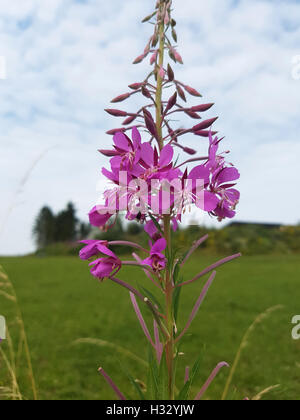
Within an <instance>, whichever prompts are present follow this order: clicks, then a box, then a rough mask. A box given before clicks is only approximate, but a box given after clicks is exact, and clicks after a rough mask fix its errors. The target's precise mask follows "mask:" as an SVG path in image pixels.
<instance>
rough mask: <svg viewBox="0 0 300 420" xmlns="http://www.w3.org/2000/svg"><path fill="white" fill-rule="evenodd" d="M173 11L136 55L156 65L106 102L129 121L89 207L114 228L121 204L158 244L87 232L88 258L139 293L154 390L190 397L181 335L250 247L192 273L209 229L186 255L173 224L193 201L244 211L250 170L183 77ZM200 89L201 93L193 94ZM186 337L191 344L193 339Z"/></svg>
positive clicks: (213, 209) (160, 17) (225, 212)
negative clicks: (132, 276)
mask: <svg viewBox="0 0 300 420" xmlns="http://www.w3.org/2000/svg"><path fill="white" fill-rule="evenodd" d="M172 11H173V2H172V0H156V1H155V10H154V11H153V12H152V13H151V11H149V12H150V13H149V14H148V15H147V17H146V18H145V19H144V20H143V22H149V23H150V24H151V25H152V28H153V31H154V32H153V34H152V35H151V36H150V38H149V39H148V40H147V42H146V47H145V49H144V51H142V52H141V54H140V55H138V56H137V58H136V59H135V60H134V64H138V63H141V62H142V61H144V60H145V59H146V58H147V62H150V66H151V68H150V70H149V73H148V74H147V75H146V76H145V78H144V79H143V80H141V81H137V82H134V83H131V84H130V85H129V89H130V91H129V92H127V93H124V91H123V92H120V94H117V93H116V96H115V98H114V99H113V100H112V103H114V104H115V103H122V109H110V108H109V109H106V112H107V114H108V118H118V121H119V120H120V119H121V123H120V122H118V127H120V126H121V128H111V129H110V130H108V132H107V134H109V135H112V136H113V138H112V145H111V147H110V148H108V149H103V148H100V150H99V152H100V153H101V154H102V155H103V156H105V157H106V158H107V160H108V162H107V165H105V167H103V168H102V174H103V175H104V176H105V177H106V178H107V180H108V184H109V187H108V189H107V190H106V191H105V193H104V195H103V201H102V202H101V204H99V203H98V204H97V205H95V206H94V207H93V208H92V209H91V211H90V213H89V220H90V223H91V225H92V226H95V227H97V228H99V229H101V230H107V229H109V227H110V226H113V224H114V221H115V220H116V218H117V217H118V215H119V213H121V212H125V214H126V218H127V220H129V221H131V220H134V221H136V222H138V223H140V224H141V225H143V226H144V230H145V234H146V235H147V236H148V240H149V248H148V249H145V248H144V247H143V246H141V245H139V244H136V243H133V242H127V241H111V242H110V241H101V240H93V239H89V240H86V241H83V242H82V243H83V245H84V247H83V249H82V250H81V251H80V258H81V259H82V260H88V261H89V265H90V269H91V274H92V275H93V276H95V277H96V278H97V279H99V280H102V279H107V280H108V281H109V282H111V283H113V284H115V286H116V287H122V288H123V289H126V291H127V292H129V293H130V299H131V302H132V305H133V308H134V311H135V313H136V316H137V318H138V321H139V323H140V325H141V327H142V330H143V332H144V334H145V336H146V338H147V342H148V343H147V344H148V345H149V344H150V353H149V372H150V373H149V374H148V375H146V373H145V376H148V377H149V381H148V384H147V386H146V388H147V394H146V395H145V397H149V399H155V400H159V399H165V398H166V397H167V398H169V399H171V400H173V399H176V398H178V397H180V398H182V397H183V396H184V398H188V394H189V390H188V392H186V391H187V388H188V387H191V386H192V385H193V384H192V381H193V377H194V376H195V375H192V372H193V371H194V369H193V370H191V374H189V369H187V370H186V375H185V385H184V387H182V385H181V388H182V389H180V384H178V383H176V371H177V370H176V366H177V365H178V364H179V363H180V359H178V355H180V354H181V353H180V352H179V350H178V346H179V343H180V342H181V339H182V337H183V336H184V335H185V333H186V332H187V330H188V329H189V327H190V325H191V323H192V321H193V320H194V319H195V317H196V316H197V314H198V312H199V310H200V307H201V304H202V302H203V300H204V298H205V296H206V294H207V292H208V290H209V288H210V286H211V284H212V282H213V280H214V279H215V277H216V274H217V273H216V270H217V269H218V268H219V267H220V266H222V265H223V264H225V263H228V262H230V261H232V260H234V259H236V258H238V257H240V254H236V255H233V256H231V257H227V258H223V259H222V260H220V261H218V262H216V263H215V264H213V265H211V266H210V267H207V268H203V269H202V271H201V272H200V273H199V274H197V275H196V276H195V277H193V278H192V279H189V278H186V273H185V271H184V266H185V263H186V262H187V260H188V259H189V258H190V257H191V255H192V254H193V253H194V252H195V251H196V250H197V249H198V247H200V245H201V244H202V243H203V242H204V241H205V240H206V239H207V236H205V237H203V238H201V239H199V240H198V241H197V242H195V243H194V244H191V248H190V250H189V249H187V250H186V252H185V253H184V255H178V250H177V249H176V246H175V244H173V241H172V230H173V231H176V230H177V229H178V226H179V225H180V223H181V222H182V216H183V215H184V214H185V213H186V212H187V211H189V209H190V208H191V206H195V207H196V208H198V209H199V211H204V212H206V213H208V214H209V215H210V216H211V217H213V218H216V219H217V220H219V221H221V220H223V219H226V218H232V217H234V215H235V212H236V207H237V204H238V201H239V199H240V193H239V191H238V190H237V187H236V183H237V181H238V179H239V177H240V174H239V172H238V170H237V169H236V168H235V167H234V166H233V165H232V164H231V163H229V162H227V160H226V157H227V155H228V153H229V152H228V151H227V150H226V151H224V150H223V149H222V140H223V139H222V138H220V137H219V136H217V131H216V129H215V125H216V124H217V120H218V117H212V118H208V119H207V118H203V119H202V116H203V114H204V113H205V112H207V111H208V110H211V109H212V107H213V105H214V104H213V103H207V101H206V102H205V101H203V102H202V101H201V97H202V96H201V94H200V93H199V91H198V90H196V89H195V88H194V87H191V86H190V85H189V84H187V83H183V82H182V81H180V80H178V79H177V77H176V72H175V66H176V65H182V64H183V63H184V60H183V58H182V55H181V52H180V49H179V48H178V42H177V33H176V30H175V26H176V22H175V21H174V19H173V18H172ZM135 95H139V96H140V100H141V101H143V102H142V105H141V107H140V108H139V109H137V110H136V109H135V110H133V109H128V110H126V109H125V105H124V104H126V101H129V100H130V98H132V97H133V96H135ZM190 96H192V97H193V100H194V101H197V102H196V103H195V102H194V103H193V104H189V99H190ZM173 114H176V116H177V115H185V116H187V117H189V118H190V119H191V124H190V126H189V127H187V128H181V127H178V126H176V119H174V115H173ZM200 120H201V121H200ZM187 136H189V138H190V137H191V136H195V140H196V141H195V142H194V143H193V145H191V144H189V143H188V141H187V140H188V137H187ZM197 143H199V146H200V145H201V149H202V148H203V144H204V145H206V147H207V151H206V152H205V153H204V154H202V153H201V154H199V153H198V151H197V147H195V144H197ZM191 146H192V147H191ZM178 151H180V153H178ZM114 246H118V247H119V246H126V247H128V246H129V247H131V248H133V251H134V252H133V253H132V256H133V260H132V261H131V260H130V261H121V260H120V258H119V257H118V256H117V255H116V254H115V252H113V250H114V248H113V247H114ZM123 266H128V269H129V268H130V267H131V266H132V269H136V270H141V274H145V278H144V280H143V279H142V278H141V279H139V285H138V287H137V286H135V287H133V285H132V284H131V283H130V280H129V281H127V280H126V279H125V280H126V281H124V280H123V279H121V278H119V276H121V272H122V271H121V269H122V267H123ZM117 273H118V277H116V275H117ZM208 274H209V275H210V277H209V278H208V279H206V282H205V285H204V287H203V289H202V291H199V292H200V296H199V298H198V300H197V301H196V303H194V307H193V308H191V312H190V315H189V314H183V315H184V319H186V325H185V327H184V328H183V329H182V330H179V331H178V328H177V325H182V322H179V321H178V319H177V318H178V313H179V312H178V307H179V302H180V295H182V293H184V290H185V287H184V286H186V285H188V284H190V283H193V282H195V287H197V284H199V282H198V280H199V279H200V278H202V277H204V276H207V275H208ZM150 281H151V283H152V284H153V285H155V286H156V294H153V293H152V292H151V291H148V290H147V289H146V288H147V287H148V284H150V285H152V284H151V283H150ZM180 291H181V292H182V293H180ZM158 295H159V296H158ZM143 311H148V315H149V313H150V315H151V317H152V321H151V323H153V332H152V331H151V329H150V328H149V325H147V323H148V319H149V317H148V318H146V317H144V316H143ZM180 344H181V343H180ZM185 345H186V346H188V341H186V344H185ZM151 351H152V353H153V354H152V353H151ZM185 353H187V351H185ZM189 365H190V363H189ZM224 366H227V364H225V363H221V364H219V365H217V367H216V369H215V370H214V371H213V372H212V374H211V375H210V377H209V378H208V380H207V382H206V383H205V385H204V386H203V388H202V389H201V390H200V392H199V393H198V394H197V395H196V396H193V398H195V399H196V400H197V399H200V398H202V396H203V395H204V393H205V392H206V390H207V389H208V387H209V386H210V385H211V383H212V381H213V380H214V379H215V377H216V375H217V373H218V372H219V370H220V369H221V368H222V367H224ZM184 368H185V367H182V369H184ZM100 373H101V374H102V376H103V377H104V378H105V379H106V381H107V382H108V384H109V385H110V386H111V387H112V389H113V390H114V392H115V393H116V395H117V397H118V398H121V399H124V398H125V397H124V395H123V394H122V393H121V392H120V390H119V389H118V388H117V386H116V385H115V384H114V383H113V382H112V380H111V378H110V377H109V376H108V375H107V374H106V372H105V371H104V370H103V369H102V370H100ZM135 385H136V386H135V389H137V390H138V391H139V393H138V396H139V397H141V395H142V394H143V393H144V389H142V388H141V389H139V385H138V382H136V383H135Z"/></svg>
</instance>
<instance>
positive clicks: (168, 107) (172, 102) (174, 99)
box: [165, 92, 177, 114]
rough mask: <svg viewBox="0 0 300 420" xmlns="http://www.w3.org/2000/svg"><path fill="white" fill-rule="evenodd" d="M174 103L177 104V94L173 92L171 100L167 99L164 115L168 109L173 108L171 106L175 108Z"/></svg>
mask: <svg viewBox="0 0 300 420" xmlns="http://www.w3.org/2000/svg"><path fill="white" fill-rule="evenodd" d="M176 102H177V92H175V93H174V95H173V96H171V98H170V99H169V101H168V104H167V106H166V109H165V114H166V113H167V112H169V111H170V109H172V108H173V106H175V104H176Z"/></svg>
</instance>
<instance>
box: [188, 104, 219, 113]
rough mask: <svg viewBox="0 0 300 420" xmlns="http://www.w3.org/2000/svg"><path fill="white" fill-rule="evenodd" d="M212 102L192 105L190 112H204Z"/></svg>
mask: <svg viewBox="0 0 300 420" xmlns="http://www.w3.org/2000/svg"><path fill="white" fill-rule="evenodd" d="M213 105H214V104H203V105H198V106H193V107H192V108H191V111H192V112H205V111H208V110H209V109H210V108H211V107H212V106H213Z"/></svg>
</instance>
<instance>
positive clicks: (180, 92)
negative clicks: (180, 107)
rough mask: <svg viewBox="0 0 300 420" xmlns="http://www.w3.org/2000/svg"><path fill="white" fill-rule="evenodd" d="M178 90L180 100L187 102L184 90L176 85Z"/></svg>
mask: <svg viewBox="0 0 300 420" xmlns="http://www.w3.org/2000/svg"><path fill="white" fill-rule="evenodd" d="M176 89H177V92H178V95H179V96H180V98H181V99H182V100H183V101H184V102H186V96H185V93H184V91H183V89H181V87H180V86H179V85H176Z"/></svg>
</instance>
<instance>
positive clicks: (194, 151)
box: [182, 147, 197, 155]
mask: <svg viewBox="0 0 300 420" xmlns="http://www.w3.org/2000/svg"><path fill="white" fill-rule="evenodd" d="M182 150H183V151H184V152H185V153H187V154H188V155H195V154H196V153H197V151H196V150H194V149H190V148H189V147H184V148H183V149H182Z"/></svg>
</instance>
